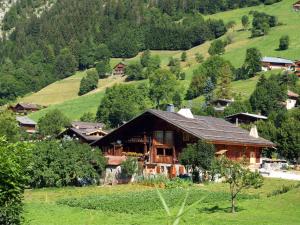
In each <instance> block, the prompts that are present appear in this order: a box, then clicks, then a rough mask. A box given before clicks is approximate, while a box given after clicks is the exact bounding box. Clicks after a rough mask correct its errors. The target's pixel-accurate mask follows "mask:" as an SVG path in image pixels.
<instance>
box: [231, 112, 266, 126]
mask: <svg viewBox="0 0 300 225" xmlns="http://www.w3.org/2000/svg"><path fill="white" fill-rule="evenodd" d="M225 119H226V120H227V121H229V122H230V123H234V124H236V125H237V126H238V125H239V124H251V123H254V122H256V121H258V120H267V119H268V117H266V116H262V115H257V114H252V113H247V112H246V113H244V112H241V113H236V114H233V115H230V116H226V117H225Z"/></svg>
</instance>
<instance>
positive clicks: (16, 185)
mask: <svg viewBox="0 0 300 225" xmlns="http://www.w3.org/2000/svg"><path fill="white" fill-rule="evenodd" d="M29 158H30V146H29V145H28V144H25V143H16V144H9V143H8V142H7V141H6V140H5V139H4V138H3V137H1V138H0V224H4V225H10V224H15V225H17V224H21V221H22V211H23V208H22V198H23V193H24V189H25V187H26V185H27V182H28V179H29V177H28V176H27V173H26V171H27V169H29V167H30V160H29Z"/></svg>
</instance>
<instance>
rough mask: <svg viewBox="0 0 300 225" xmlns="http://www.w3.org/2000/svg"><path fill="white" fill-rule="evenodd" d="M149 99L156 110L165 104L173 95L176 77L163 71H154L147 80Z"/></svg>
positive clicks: (167, 71)
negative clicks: (153, 103)
mask: <svg viewBox="0 0 300 225" xmlns="http://www.w3.org/2000/svg"><path fill="white" fill-rule="evenodd" d="M149 84H150V97H151V99H152V100H153V101H154V102H155V104H156V107H157V108H158V107H159V106H160V104H161V103H162V102H165V103H167V102H168V101H170V100H171V99H172V97H173V96H174V94H175V91H176V88H177V87H176V86H177V81H176V76H175V75H174V74H173V73H172V72H170V71H169V70H165V69H158V70H156V71H155V72H154V73H153V74H152V75H151V76H150V78H149Z"/></svg>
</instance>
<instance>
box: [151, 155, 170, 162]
mask: <svg viewBox="0 0 300 225" xmlns="http://www.w3.org/2000/svg"><path fill="white" fill-rule="evenodd" d="M154 163H165V164H172V163H173V156H164V155H156V157H155V159H154Z"/></svg>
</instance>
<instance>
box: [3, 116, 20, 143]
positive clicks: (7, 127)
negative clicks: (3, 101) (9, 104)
mask: <svg viewBox="0 0 300 225" xmlns="http://www.w3.org/2000/svg"><path fill="white" fill-rule="evenodd" d="M4 136H5V137H6V139H7V141H9V142H16V141H17V140H18V139H19V138H20V128H19V126H18V123H17V121H16V117H15V115H14V114H12V113H11V112H9V111H0V137H4Z"/></svg>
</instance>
